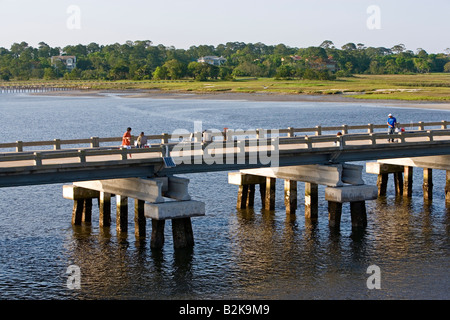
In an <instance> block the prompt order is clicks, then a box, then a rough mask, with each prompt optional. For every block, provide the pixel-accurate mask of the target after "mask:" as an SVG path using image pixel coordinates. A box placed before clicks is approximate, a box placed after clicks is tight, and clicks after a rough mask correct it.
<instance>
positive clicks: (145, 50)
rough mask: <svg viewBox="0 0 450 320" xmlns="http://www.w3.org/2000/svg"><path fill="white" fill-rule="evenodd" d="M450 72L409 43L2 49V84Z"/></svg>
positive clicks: (448, 59) (447, 59) (443, 56)
mask: <svg viewBox="0 0 450 320" xmlns="http://www.w3.org/2000/svg"><path fill="white" fill-rule="evenodd" d="M60 54H63V55H74V56H76V57H77V68H76V69H74V70H72V71H70V70H67V69H66V67H65V65H64V64H63V63H62V62H57V63H56V64H54V65H52V62H51V57H52V56H56V55H60ZM202 56H219V57H220V56H221V57H224V58H226V60H227V62H226V63H225V64H224V65H221V66H220V67H218V66H212V65H209V64H205V63H199V62H197V60H198V59H199V58H200V57H202ZM430 72H433V73H434V72H450V50H449V52H447V53H439V54H428V53H427V52H426V51H425V50H423V49H421V48H418V49H417V50H416V53H414V52H412V51H411V50H407V49H406V47H405V46H404V45H403V44H398V45H395V46H394V47H392V48H390V49H389V48H384V47H378V48H374V47H365V46H364V44H361V43H357V44H355V43H352V42H349V43H347V44H345V45H343V46H342V48H341V49H338V48H336V47H335V46H334V44H333V42H332V41H330V40H325V41H323V42H322V44H321V45H320V46H318V47H314V46H312V47H308V48H291V47H288V46H286V45H284V44H278V45H265V44H263V43H260V42H258V43H243V42H227V43H226V44H219V45H218V46H212V45H199V46H191V47H190V48H189V49H187V50H184V49H176V48H174V47H165V46H163V45H156V46H155V45H153V44H152V42H151V41H149V40H143V41H127V42H126V43H124V44H119V43H114V44H110V45H105V46H104V45H99V44H96V43H90V44H88V45H82V44H78V45H69V46H66V47H64V48H62V49H61V48H59V47H56V48H52V47H50V46H49V45H47V44H46V43H45V42H40V43H39V45H38V48H33V47H31V46H29V45H28V43H26V42H20V43H14V44H13V45H12V46H11V48H10V49H6V48H1V47H0V79H1V80H3V81H8V80H27V79H58V78H64V79H67V80H75V79H76V80H78V79H79V80H125V79H128V80H150V79H154V80H179V79H195V80H197V81H205V80H215V79H221V80H232V79H234V78H236V77H254V78H260V77H269V78H270V77H275V78H277V79H311V80H333V79H335V78H336V77H349V76H352V75H354V74H361V75H362V74H374V75H375V74H379V75H382V74H410V73H430Z"/></svg>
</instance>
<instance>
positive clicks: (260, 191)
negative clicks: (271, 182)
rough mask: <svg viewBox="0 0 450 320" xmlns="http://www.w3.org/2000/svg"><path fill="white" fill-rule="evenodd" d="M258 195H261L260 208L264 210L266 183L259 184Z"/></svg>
mask: <svg viewBox="0 0 450 320" xmlns="http://www.w3.org/2000/svg"><path fill="white" fill-rule="evenodd" d="M259 193H260V195H261V207H262V208H263V209H265V207H266V183H260V184H259Z"/></svg>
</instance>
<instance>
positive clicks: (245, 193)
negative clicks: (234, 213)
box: [236, 184, 255, 209]
mask: <svg viewBox="0 0 450 320" xmlns="http://www.w3.org/2000/svg"><path fill="white" fill-rule="evenodd" d="M254 204H255V185H254V184H246V185H240V186H239V191H238V197H237V206H236V207H237V208H238V209H246V208H253V206H254Z"/></svg>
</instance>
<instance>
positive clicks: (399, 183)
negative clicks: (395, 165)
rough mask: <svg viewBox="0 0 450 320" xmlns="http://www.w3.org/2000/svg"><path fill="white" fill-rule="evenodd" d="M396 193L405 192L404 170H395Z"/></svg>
mask: <svg viewBox="0 0 450 320" xmlns="http://www.w3.org/2000/svg"><path fill="white" fill-rule="evenodd" d="M394 186H395V195H396V196H398V195H402V194H403V172H394Z"/></svg>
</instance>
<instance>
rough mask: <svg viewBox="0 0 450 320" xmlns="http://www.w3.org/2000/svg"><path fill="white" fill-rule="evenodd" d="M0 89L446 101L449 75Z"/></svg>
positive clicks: (449, 93)
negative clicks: (231, 93) (132, 91)
mask: <svg viewBox="0 0 450 320" xmlns="http://www.w3.org/2000/svg"><path fill="white" fill-rule="evenodd" d="M1 86H59V87H69V88H79V89H93V90H162V91H168V92H170V91H176V92H190V93H223V92H241V93H260V92H267V93H272V94H309V95H311V94H314V95H318V94H325V95H330V94H345V95H346V96H348V97H352V98H355V99H394V100H424V101H450V74H449V73H435V74H408V75H355V76H353V77H346V78H339V79H337V80H333V81H322V80H277V79H274V78H239V79H235V80H231V81H221V80H209V81H204V82H200V81H193V80H173V81H171V80H163V81H153V80H143V81H132V80H121V81H81V80H80V81H76V80H64V81H63V80H61V81H42V80H39V81H33V80H29V81H17V82H13V81H11V82H0V87H1Z"/></svg>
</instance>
